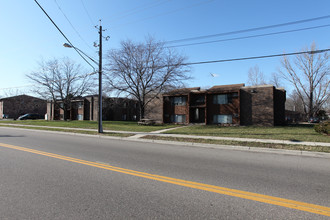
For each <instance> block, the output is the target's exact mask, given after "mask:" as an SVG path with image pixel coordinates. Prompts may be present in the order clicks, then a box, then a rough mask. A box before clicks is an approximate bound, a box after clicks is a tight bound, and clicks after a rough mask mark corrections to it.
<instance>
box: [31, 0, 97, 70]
mask: <svg viewBox="0 0 330 220" xmlns="http://www.w3.org/2000/svg"><path fill="white" fill-rule="evenodd" d="M34 2H35V3H37V5H38V6H39V8H40V9H41V10H42V11H43V12H44V14H45V15H46V16H47V17H48V19H49V20H50V21H51V22H52V24H53V25H54V26H55V27H56V29H57V30H58V31H59V32H60V33H61V34H62V36H63V37H64V38H65V39H66V40H67V41H68V42H69V43H70V45H72V46H73V44H72V43H71V41H70V40H69V39H68V38H67V37H66V36H65V34H64V33H63V32H62V31H61V29H60V28H59V27H58V26H57V25H56V23H55V22H54V21H53V19H52V18H51V17H50V16H49V15H48V14H47V12H46V11H45V10H44V9H43V7H42V6H41V5H40V4H39V2H38V1H37V0H34ZM73 49H74V50H75V51H76V52H77V53H78V54H79V56H80V57H81V58H83V59H84V60H85V62H86V63H88V65H90V66H91V67H92V68H93V69H94V70H95V67H94V66H93V65H92V64H91V63H90V62H88V60H87V59H86V58H85V57H84V56H83V55H81V53H80V52H79V51H78V50H77V49H76V48H75V47H73Z"/></svg>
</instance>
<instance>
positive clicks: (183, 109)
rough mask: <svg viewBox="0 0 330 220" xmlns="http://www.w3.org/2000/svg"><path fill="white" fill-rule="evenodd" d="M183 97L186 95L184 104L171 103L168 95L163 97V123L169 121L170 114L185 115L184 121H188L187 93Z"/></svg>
mask: <svg viewBox="0 0 330 220" xmlns="http://www.w3.org/2000/svg"><path fill="white" fill-rule="evenodd" d="M185 97H187V102H186V105H173V104H172V102H171V100H170V98H169V97H166V96H165V97H164V98H163V102H164V105H163V106H164V107H163V111H164V112H163V114H164V119H163V122H164V123H171V115H186V122H185V123H189V108H188V95H185Z"/></svg>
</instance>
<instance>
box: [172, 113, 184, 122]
mask: <svg viewBox="0 0 330 220" xmlns="http://www.w3.org/2000/svg"><path fill="white" fill-rule="evenodd" d="M171 122H174V123H185V122H186V115H171Z"/></svg>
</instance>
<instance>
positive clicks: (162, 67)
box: [106, 37, 189, 118]
mask: <svg viewBox="0 0 330 220" xmlns="http://www.w3.org/2000/svg"><path fill="white" fill-rule="evenodd" d="M107 58H108V64H107V70H108V71H107V75H106V81H107V82H108V84H109V86H110V87H111V88H112V89H114V90H116V91H117V92H118V94H126V95H127V96H131V97H134V98H136V99H137V100H138V103H139V107H140V118H144V114H145V108H146V106H147V105H148V104H149V103H150V102H151V101H152V100H153V99H155V98H156V97H157V96H158V95H159V94H160V93H161V92H163V91H165V90H166V89H169V88H176V87H179V86H182V85H183V84H184V81H185V80H187V79H189V77H188V76H187V75H186V74H187V72H188V71H189V68H188V67H187V66H186V65H183V64H184V61H185V60H186V58H185V57H184V56H181V55H179V54H177V53H175V52H174V51H173V50H171V49H169V48H165V47H164V44H163V43H162V42H157V41H155V40H154V39H153V38H151V37H149V38H147V39H146V42H145V43H134V42H132V41H130V40H127V41H122V42H121V48H120V49H118V50H112V51H109V53H108V55H107Z"/></svg>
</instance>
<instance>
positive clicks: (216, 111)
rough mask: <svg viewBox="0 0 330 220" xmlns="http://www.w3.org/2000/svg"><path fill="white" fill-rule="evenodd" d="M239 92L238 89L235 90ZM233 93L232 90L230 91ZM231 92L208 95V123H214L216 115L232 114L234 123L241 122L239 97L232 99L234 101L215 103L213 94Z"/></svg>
mask: <svg viewBox="0 0 330 220" xmlns="http://www.w3.org/2000/svg"><path fill="white" fill-rule="evenodd" d="M233 92H238V91H233ZM230 93H231V92H230ZM230 93H216V94H208V95H207V124H212V123H213V116H214V115H232V119H233V124H239V123H240V118H239V105H240V101H239V97H235V98H233V99H232V103H228V104H221V105H220V104H213V96H214V95H217V94H230Z"/></svg>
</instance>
